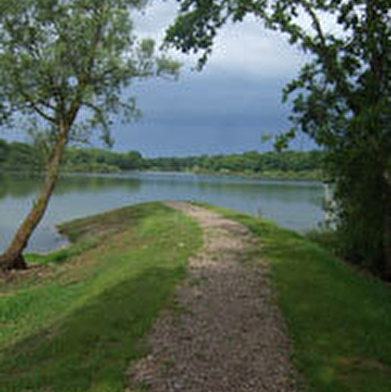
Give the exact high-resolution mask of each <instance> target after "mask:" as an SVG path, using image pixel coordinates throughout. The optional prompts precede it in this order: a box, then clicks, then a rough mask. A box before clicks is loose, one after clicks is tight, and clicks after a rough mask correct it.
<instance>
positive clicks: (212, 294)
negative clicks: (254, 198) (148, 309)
mask: <svg viewBox="0 0 391 392" xmlns="http://www.w3.org/2000/svg"><path fill="white" fill-rule="evenodd" d="M166 204H167V205H168V206H170V207H172V208H175V209H178V210H180V211H183V212H184V213H186V214H188V215H189V216H191V217H192V218H193V219H195V220H197V221H198V223H199V224H200V225H201V227H202V229H203V230H204V248H203V249H202V251H201V252H200V254H199V255H197V257H195V258H193V259H192V260H190V262H189V267H188V270H189V273H188V278H187V280H186V281H185V282H184V283H183V284H182V285H181V286H180V287H179V288H178V289H177V292H176V297H175V306H174V309H171V310H166V311H165V312H163V313H162V314H161V316H160V317H159V318H158V320H157V321H156V323H155V325H154V328H153V330H152V332H151V334H150V336H149V338H148V346H149V355H148V356H147V357H145V358H144V359H142V360H141V361H139V362H137V363H135V364H133V365H132V367H131V368H130V369H129V380H132V381H130V382H131V384H132V385H131V386H129V388H128V389H127V392H136V391H141V390H148V391H151V392H176V391H180V392H294V391H296V389H295V386H294V382H293V371H292V367H291V364H290V361H289V341H288V339H287V337H286V335H285V333H284V324H283V321H282V317H281V315H280V312H279V310H278V308H277V306H276V301H275V298H274V296H273V292H272V290H271V285H270V280H269V273H268V267H267V265H266V264H265V263H261V262H260V263H259V264H258V263H257V265H256V266H250V265H247V264H245V263H243V262H241V260H242V259H243V257H244V256H245V254H246V250H248V249H249V247H251V243H252V241H254V239H253V238H252V236H251V234H250V233H249V231H248V230H247V228H245V227H244V226H242V225H240V224H238V223H235V222H233V221H230V220H227V219H225V218H223V217H222V216H221V215H219V214H217V213H214V212H211V211H209V210H207V209H204V208H201V207H197V206H194V205H191V204H190V203H186V202H167V203H166Z"/></svg>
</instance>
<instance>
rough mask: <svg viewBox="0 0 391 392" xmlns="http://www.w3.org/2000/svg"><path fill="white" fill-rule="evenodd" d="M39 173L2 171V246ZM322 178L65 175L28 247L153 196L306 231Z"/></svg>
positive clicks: (317, 208)
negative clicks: (60, 229)
mask: <svg viewBox="0 0 391 392" xmlns="http://www.w3.org/2000/svg"><path fill="white" fill-rule="evenodd" d="M39 183H40V181H39V180H38V179H34V178H31V177H27V176H22V175H20V176H19V175H14V176H0V252H1V251H4V249H5V247H6V246H7V244H8V242H9V241H10V239H11V238H12V235H13V234H14V232H15V231H16V229H17V226H18V224H19V223H20V221H21V219H22V218H24V216H25V215H26V214H27V213H28V211H29V209H30V208H31V206H32V203H33V201H34V198H35V197H36V196H37V193H38V190H39ZM323 197H324V188H323V185H322V184H321V183H317V182H304V181H270V180H258V179H245V178H239V177H230V176H207V175H195V174H184V173H127V174H115V175H112V174H110V175H70V176H67V177H64V178H61V180H60V181H59V183H58V185H57V187H56V190H55V192H54V195H53V196H52V198H51V200H50V204H49V208H48V210H47V212H46V215H45V217H44V219H43V221H42V222H41V224H40V225H39V227H38V228H37V230H36V231H35V233H34V235H33V237H32V239H31V240H30V244H29V247H28V249H27V250H28V251H31V252H47V251H51V250H54V249H56V248H59V247H61V246H63V245H64V244H66V240H65V239H64V238H63V237H61V236H60V235H59V234H58V233H57V232H56V229H55V226H56V224H58V223H60V222H65V221H69V220H71V219H75V218H80V217H84V216H88V215H92V214H96V213H100V212H104V211H107V210H111V209H115V208H119V207H122V206H126V205H130V204H136V203H141V202H147V201H154V200H168V199H171V200H194V201H202V202H208V203H211V204H215V205H218V206H223V207H227V208H231V209H234V210H237V211H241V212H244V213H248V214H252V215H257V216H264V217H267V218H269V219H272V220H274V221H275V222H277V223H278V224H279V225H281V226H283V227H287V228H290V229H293V230H297V231H300V232H304V231H306V230H309V229H311V228H314V227H316V226H317V225H318V224H319V223H320V222H322V221H323V220H324V211H323V209H322V205H323Z"/></svg>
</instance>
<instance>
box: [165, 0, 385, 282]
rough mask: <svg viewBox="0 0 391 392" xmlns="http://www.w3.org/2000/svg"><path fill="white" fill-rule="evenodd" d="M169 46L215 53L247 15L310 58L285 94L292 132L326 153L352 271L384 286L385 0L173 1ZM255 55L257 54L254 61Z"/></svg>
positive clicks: (282, 140)
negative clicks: (229, 27)
mask: <svg viewBox="0 0 391 392" xmlns="http://www.w3.org/2000/svg"><path fill="white" fill-rule="evenodd" d="M179 3H180V12H179V15H178V17H177V20H176V22H175V23H174V24H173V25H172V26H171V27H170V28H169V29H168V31H167V37H166V40H167V43H168V44H170V45H172V46H174V47H176V48H178V49H180V50H182V51H183V52H185V53H188V52H192V51H193V52H201V54H202V55H201V58H200V63H199V65H200V67H202V66H203V65H204V64H205V62H206V60H207V58H208V56H209V55H210V54H211V53H212V47H213V41H214V38H215V36H216V34H217V33H218V30H219V29H220V28H221V27H222V26H223V25H224V24H226V23H227V22H229V21H233V22H240V21H242V20H243V19H244V18H245V16H246V15H249V14H251V15H253V16H255V17H256V18H258V20H259V21H260V23H262V24H263V25H264V26H265V27H267V28H269V29H272V30H275V31H279V32H281V33H282V34H283V35H285V36H287V37H288V39H289V42H290V43H291V44H292V45H296V46H298V47H299V48H301V49H302V50H303V51H304V52H306V53H307V54H309V56H308V58H309V61H308V63H307V64H306V65H305V66H304V67H303V68H302V69H301V71H300V73H299V75H298V76H297V78H296V79H295V80H293V81H292V82H291V83H289V84H288V86H287V87H286V88H285V90H284V95H283V97H284V100H285V101H286V100H288V99H291V100H292V101H293V113H292V115H291V120H292V122H293V127H292V129H291V130H288V132H286V133H285V134H284V136H283V137H282V138H280V139H279V140H278V141H277V144H278V145H279V146H285V145H286V144H287V140H288V139H289V138H290V137H294V135H295V133H296V132H297V131H298V130H300V131H303V132H305V133H307V134H308V135H310V137H312V138H313V139H314V140H315V141H316V142H317V143H318V144H319V145H320V146H322V147H323V148H324V150H325V151H326V152H327V153H328V163H329V165H328V168H329V173H330V175H331V176H332V178H333V179H334V181H335V184H336V193H335V197H336V200H337V201H338V210H337V211H336V213H337V215H338V227H339V230H340V233H341V235H342V236H343V238H344V240H343V242H344V246H346V248H347V250H348V253H350V255H353V256H352V258H353V259H354V260H355V261H357V262H363V263H367V264H369V265H371V266H372V267H373V268H375V269H378V270H381V271H382V272H383V273H384V275H386V276H388V277H391V174H390V172H391V91H390V89H391V12H390V4H389V1H388V0H220V1H217V0H179ZM260 55H261V54H260Z"/></svg>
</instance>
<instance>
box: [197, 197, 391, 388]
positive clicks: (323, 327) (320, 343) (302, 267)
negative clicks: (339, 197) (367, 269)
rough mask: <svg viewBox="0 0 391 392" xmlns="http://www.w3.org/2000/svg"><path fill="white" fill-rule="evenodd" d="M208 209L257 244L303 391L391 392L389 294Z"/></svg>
mask: <svg viewBox="0 0 391 392" xmlns="http://www.w3.org/2000/svg"><path fill="white" fill-rule="evenodd" d="M202 205H203V206H204V207H208V208H212V209H214V210H216V211H217V212H220V213H222V214H224V215H225V216H227V217H228V218H230V219H233V220H236V221H238V222H241V223H242V224H244V225H245V226H247V227H248V228H249V229H250V230H251V231H252V232H253V233H254V234H255V236H256V237H257V238H258V239H259V241H260V243H259V246H258V247H256V248H254V249H253V251H252V252H251V253H250V254H249V255H248V258H249V260H248V261H251V262H254V263H256V262H257V260H259V258H261V257H262V258H266V259H267V260H268V261H269V263H270V265H271V272H272V280H273V283H274V285H275V287H276V290H277V293H278V298H279V303H280V306H281V309H282V311H283V314H284V316H285V319H286V322H287V327H288V331H289V334H290V337H291V339H292V344H293V350H294V362H295V365H296V368H297V370H298V378H299V382H301V384H302V385H301V390H309V391H314V392H375V391H376V392H390V391H391V290H390V288H389V287H387V286H386V285H384V283H382V282H381V281H378V280H377V279H375V278H372V277H370V276H366V275H362V274H359V273H357V272H356V271H354V270H352V269H351V268H350V267H349V266H348V265H346V264H344V263H342V262H340V261H338V260H336V259H335V258H334V257H333V256H332V255H331V254H330V253H328V252H327V251H325V250H324V249H322V248H320V247H319V246H317V245H316V244H314V243H311V242H309V241H308V240H306V239H304V238H303V237H302V236H300V235H298V234H296V233H294V232H292V231H289V230H285V229H281V228H279V227H278V226H277V225H275V224H273V223H271V222H268V221H266V220H263V219H257V218H254V217H251V216H248V215H243V214H239V213H235V212H233V211H228V210H224V209H221V208H214V207H210V206H207V205H204V204H202Z"/></svg>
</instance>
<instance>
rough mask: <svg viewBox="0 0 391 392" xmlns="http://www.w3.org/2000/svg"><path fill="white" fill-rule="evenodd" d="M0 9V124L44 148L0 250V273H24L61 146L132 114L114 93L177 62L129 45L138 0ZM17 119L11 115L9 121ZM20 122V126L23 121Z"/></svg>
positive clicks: (47, 2) (130, 104)
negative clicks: (40, 173)
mask: <svg viewBox="0 0 391 392" xmlns="http://www.w3.org/2000/svg"><path fill="white" fill-rule="evenodd" d="M4 3H5V2H2V4H1V5H0V102H1V104H0V113H1V116H0V119H1V121H2V122H3V123H4V122H7V123H9V122H10V121H11V120H12V118H13V117H17V119H18V120H19V122H20V119H23V120H24V122H26V121H28V122H27V125H26V127H27V129H28V130H31V129H39V130H40V131H39V132H40V133H44V135H45V137H43V138H42V140H45V143H46V145H47V143H49V145H50V147H49V150H50V152H49V156H48V159H47V165H46V177H45V179H44V182H43V185H42V188H41V191H40V194H39V196H38V198H37V200H36V201H35V203H34V206H33V208H32V210H31V211H30V213H29V214H28V216H27V217H26V219H25V220H24V221H23V222H22V224H21V225H20V227H19V229H18V230H17V233H16V235H15V237H14V238H13V240H12V241H11V244H10V245H9V247H8V249H7V250H6V252H5V253H4V254H3V255H1V256H0V266H1V268H2V269H13V268H25V267H26V263H25V261H24V259H23V256H22V252H23V250H24V249H25V248H26V246H27V244H28V241H29V238H30V236H31V234H32V232H33V231H34V229H35V227H36V226H37V225H38V223H39V222H40V220H41V218H42V217H43V215H44V212H45V210H46V207H47V204H48V202H49V199H50V196H51V194H52V192H53V189H54V187H55V184H56V182H57V178H58V173H59V167H60V163H61V160H62V157H63V154H64V150H65V149H66V146H67V145H68V144H69V143H70V142H72V141H85V140H88V137H89V136H90V134H91V132H92V131H93V130H99V131H101V136H102V139H103V140H104V141H105V142H106V143H108V144H110V143H111V135H110V124H111V118H112V116H113V115H118V114H120V113H121V114H122V115H124V118H125V119H130V118H132V117H134V116H135V115H137V114H138V110H137V108H136V106H135V101H134V99H130V100H128V101H124V99H123V96H122V94H121V91H122V90H123V89H124V88H128V87H129V86H130V83H131V82H132V81H133V80H140V79H145V78H148V77H152V76H158V75H175V74H176V73H177V71H178V64H177V63H176V62H173V61H171V60H170V59H168V58H167V57H165V56H160V57H158V56H156V55H155V54H154V53H155V50H154V43H153V41H151V40H141V41H140V40H137V39H136V37H135V36H134V34H133V31H132V21H131V18H130V15H131V13H134V12H135V11H137V10H140V9H141V8H142V7H144V6H145V5H146V1H145V0H100V1H96V0H68V1H63V0H18V1H14V2H12V3H10V4H8V3H7V5H5V4H4ZM15 114H17V116H14V115H15ZM25 120H26V121H25Z"/></svg>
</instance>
